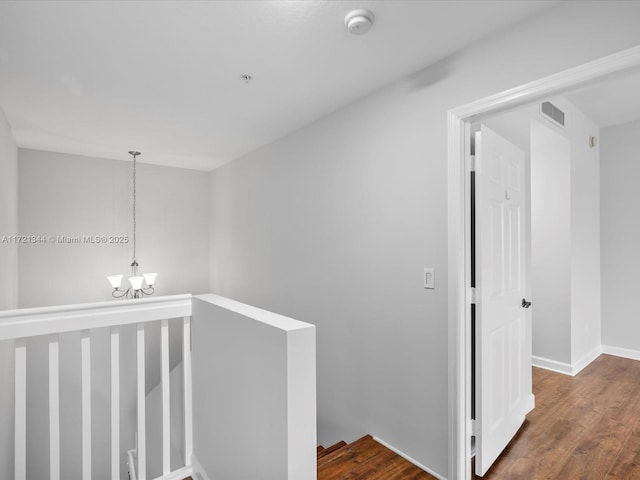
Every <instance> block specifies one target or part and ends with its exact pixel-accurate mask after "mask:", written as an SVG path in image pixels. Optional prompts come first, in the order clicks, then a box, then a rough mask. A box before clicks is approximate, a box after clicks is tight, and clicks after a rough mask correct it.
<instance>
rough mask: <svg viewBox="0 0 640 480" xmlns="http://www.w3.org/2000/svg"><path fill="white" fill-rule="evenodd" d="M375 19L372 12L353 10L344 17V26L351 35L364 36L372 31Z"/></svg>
mask: <svg viewBox="0 0 640 480" xmlns="http://www.w3.org/2000/svg"><path fill="white" fill-rule="evenodd" d="M375 18H376V17H375V15H374V14H373V12H371V11H370V10H353V11H352V12H349V13H348V14H347V16H346V17H344V24H345V26H346V27H347V30H349V33H353V34H354V35H364V34H365V33H367V32H368V31H369V30H371V27H372V25H373V21H374V20H375Z"/></svg>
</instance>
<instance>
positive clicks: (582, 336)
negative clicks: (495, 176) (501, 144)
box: [484, 96, 601, 373]
mask: <svg viewBox="0 0 640 480" xmlns="http://www.w3.org/2000/svg"><path fill="white" fill-rule="evenodd" d="M545 100H546V99H545ZM549 100H550V101H551V102H552V103H553V104H554V105H556V106H558V107H559V108H560V109H562V110H563V111H564V112H565V114H566V124H565V127H559V126H557V125H555V124H553V123H552V122H549V121H548V120H546V119H543V118H542V117H541V116H540V113H539V112H540V110H539V103H535V104H532V105H530V106H527V107H523V108H519V109H517V110H514V111H512V112H507V113H504V114H500V115H497V116H495V117H493V118H490V119H487V120H485V121H484V123H486V124H487V125H489V126H490V127H491V128H492V129H494V130H495V131H496V132H499V133H500V134H501V135H503V136H504V137H505V138H507V139H509V140H510V141H512V142H513V143H515V144H516V145H518V146H519V147H520V148H522V149H523V150H524V151H525V152H526V154H527V169H528V173H529V178H530V185H531V192H530V193H529V195H528V198H529V202H530V205H531V209H530V210H531V222H532V225H531V228H530V232H531V237H532V242H533V244H529V245H528V250H529V252H530V253H529V256H530V257H531V258H529V265H530V267H529V268H530V271H531V277H530V279H529V281H530V285H529V288H530V291H529V292H528V293H527V295H530V296H531V299H532V301H533V305H534V306H533V308H532V325H533V355H534V357H535V360H536V362H542V363H540V364H544V365H546V366H551V367H554V368H561V369H564V370H566V371H567V373H569V371H570V370H571V368H572V367H571V366H572V365H574V364H575V365H576V367H577V366H578V365H579V364H580V362H581V361H583V360H584V359H585V358H586V357H588V356H589V354H592V353H593V352H594V349H597V348H598V347H599V346H600V343H601V338H600V321H601V320H600V223H599V222H600V220H599V219H600V206H599V190H600V186H599V149H598V148H594V149H592V148H590V147H589V145H588V137H589V136H590V135H595V136H597V135H598V127H597V125H595V124H594V123H593V121H591V120H590V119H589V118H588V117H587V116H585V115H584V114H583V113H582V112H581V111H580V110H579V109H578V108H577V107H576V106H575V105H574V104H572V103H571V102H570V101H568V100H567V99H566V98H565V97H562V96H557V97H553V98H550V99H549ZM534 156H535V158H536V159H535V160H534V159H533V157H534ZM548 360H550V361H551V362H552V363H551V364H550V363H548V362H547V361H548ZM553 362H556V364H555V365H554V364H553ZM557 362H560V364H557Z"/></svg>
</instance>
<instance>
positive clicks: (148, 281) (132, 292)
mask: <svg viewBox="0 0 640 480" xmlns="http://www.w3.org/2000/svg"><path fill="white" fill-rule="evenodd" d="M129 155H131V156H132V157H133V257H132V258H131V276H130V277H129V284H130V286H129V287H128V288H127V289H126V290H125V289H124V288H120V285H121V284H122V277H123V275H109V276H108V277H107V280H109V283H111V286H112V287H113V291H112V292H111V295H112V296H113V297H115V298H123V297H124V298H142V297H143V296H144V295H153V292H154V289H153V284H154V282H155V281H156V277H157V276H158V274H157V273H143V274H142V275H140V274H139V273H138V266H139V265H138V259H137V258H136V157H137V156H138V155H140V152H134V151H131V152H129Z"/></svg>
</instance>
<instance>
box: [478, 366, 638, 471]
mask: <svg viewBox="0 0 640 480" xmlns="http://www.w3.org/2000/svg"><path fill="white" fill-rule="evenodd" d="M533 389H534V394H535V396H536V408H535V409H534V410H533V411H532V412H531V413H530V414H529V415H528V416H527V419H526V421H525V424H524V425H523V426H522V428H521V429H520V431H519V432H518V435H517V436H516V437H515V438H514V439H513V440H512V441H511V443H510V444H509V445H508V446H507V448H506V449H505V450H504V452H502V455H501V456H500V457H499V458H498V460H497V461H496V463H495V464H494V465H493V466H492V467H491V469H490V470H489V472H487V474H486V475H485V476H484V477H482V478H483V479H485V480H507V479H526V480H538V479H558V480H583V479H584V480H587V479H589V480H603V479H606V480H614V479H619V480H633V479H640V362H638V361H634V360H627V359H624V358H619V357H613V356H610V355H601V356H600V357H599V358H597V359H596V360H595V361H594V362H593V363H591V364H590V365H589V366H588V367H586V368H585V369H584V370H583V371H581V372H580V373H579V374H578V375H576V376H575V377H569V376H566V375H562V374H559V373H554V372H550V371H548V370H543V369H539V368H534V369H533ZM477 478H481V477H477Z"/></svg>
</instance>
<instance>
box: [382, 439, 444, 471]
mask: <svg viewBox="0 0 640 480" xmlns="http://www.w3.org/2000/svg"><path fill="white" fill-rule="evenodd" d="M373 439H374V440H375V441H376V442H378V443H379V444H381V445H384V446H385V447H387V448H388V449H389V450H391V451H392V452H395V453H397V454H398V455H400V456H401V457H402V458H404V459H405V460H407V461H409V462H411V463H413V464H414V465H415V466H416V467H418V468H419V469H420V470H424V471H425V472H427V473H428V474H430V475H433V476H434V477H436V478H437V479H439V480H447V477H444V476H442V475H440V474H439V473H436V472H434V471H433V470H431V469H430V468H427V467H425V466H424V465H422V464H421V463H419V462H417V461H416V460H414V459H413V458H411V457H410V456H409V455H407V454H406V453H404V452H403V451H401V450H398V449H397V448H396V447H394V446H393V445H390V444H388V443H387V442H385V441H384V440H382V439H380V438H378V437H375V436H374V437H373Z"/></svg>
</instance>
